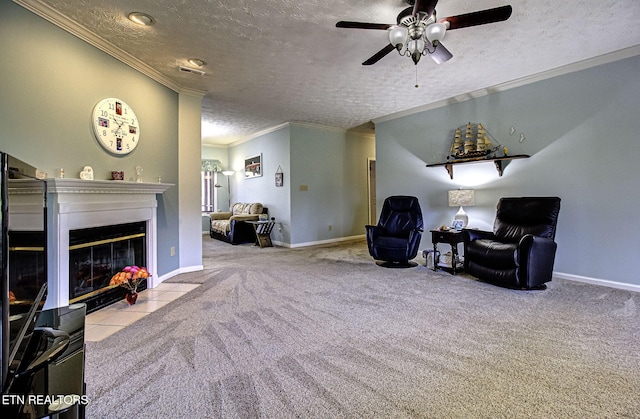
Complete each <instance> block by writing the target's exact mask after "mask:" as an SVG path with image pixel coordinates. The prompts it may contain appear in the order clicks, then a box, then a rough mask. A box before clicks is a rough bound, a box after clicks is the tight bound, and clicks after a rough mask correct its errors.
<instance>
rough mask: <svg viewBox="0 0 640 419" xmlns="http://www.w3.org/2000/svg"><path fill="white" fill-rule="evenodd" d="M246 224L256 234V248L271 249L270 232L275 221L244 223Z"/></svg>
mask: <svg viewBox="0 0 640 419" xmlns="http://www.w3.org/2000/svg"><path fill="white" fill-rule="evenodd" d="M246 222H247V223H249V224H251V225H253V229H254V230H255V232H256V245H257V246H260V248H263V247H273V243H271V230H273V226H274V225H275V221H273V220H267V221H246Z"/></svg>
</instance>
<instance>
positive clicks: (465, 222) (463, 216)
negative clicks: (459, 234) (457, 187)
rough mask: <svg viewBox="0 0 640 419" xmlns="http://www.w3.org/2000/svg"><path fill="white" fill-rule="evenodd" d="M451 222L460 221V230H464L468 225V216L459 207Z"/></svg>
mask: <svg viewBox="0 0 640 419" xmlns="http://www.w3.org/2000/svg"><path fill="white" fill-rule="evenodd" d="M453 220H454V221H456V220H458V221H462V228H465V227H466V226H467V225H468V224H469V216H468V215H467V213H466V212H464V209H462V207H460V209H459V210H458V212H456V215H455V216H454V217H453Z"/></svg>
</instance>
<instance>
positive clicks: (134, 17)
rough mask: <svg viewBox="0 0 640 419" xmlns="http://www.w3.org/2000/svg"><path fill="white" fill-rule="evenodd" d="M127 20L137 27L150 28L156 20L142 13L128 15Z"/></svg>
mask: <svg viewBox="0 0 640 419" xmlns="http://www.w3.org/2000/svg"><path fill="white" fill-rule="evenodd" d="M129 20H130V21H132V22H133V23H137V24H138V25H143V26H151V25H153V24H154V23H156V20H155V19H154V18H153V16H151V15H148V14H146V13H142V12H132V13H129Z"/></svg>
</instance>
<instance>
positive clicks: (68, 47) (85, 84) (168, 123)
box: [0, 1, 179, 275]
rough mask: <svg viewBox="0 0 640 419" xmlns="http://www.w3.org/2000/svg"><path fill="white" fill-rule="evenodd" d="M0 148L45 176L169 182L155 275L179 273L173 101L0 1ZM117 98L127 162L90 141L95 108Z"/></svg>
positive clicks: (160, 220) (108, 60) (175, 109)
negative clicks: (130, 148)
mask: <svg viewBox="0 0 640 419" xmlns="http://www.w3.org/2000/svg"><path fill="white" fill-rule="evenodd" d="M0 57H2V58H1V59H0V74H1V75H2V76H1V77H2V83H0V127H1V129H0V149H2V150H3V151H5V152H7V153H9V154H12V155H14V156H15V157H17V158H19V159H21V160H24V161H25V162H27V163H29V164H31V165H33V166H35V167H38V168H40V169H42V170H45V171H47V172H48V173H49V175H50V176H54V175H56V173H57V171H58V170H59V168H64V170H65V176H66V177H72V178H77V177H78V176H79V172H80V171H81V170H82V168H83V167H84V166H87V165H88V166H92V167H93V169H94V175H95V178H96V179H108V178H109V177H110V173H111V171H112V170H124V172H125V176H126V178H127V179H128V180H132V179H133V177H134V175H135V169H134V167H135V166H136V165H140V166H142V167H143V168H144V172H143V179H144V180H147V181H155V180H157V178H158V177H161V178H162V181H163V182H165V183H173V184H175V185H176V186H173V187H171V188H170V189H169V190H167V191H166V192H165V193H164V194H163V195H162V196H159V207H158V255H159V257H158V272H156V273H154V274H157V275H163V274H166V273H168V272H172V271H174V270H175V269H177V268H178V267H179V260H178V257H173V258H172V257H164V256H165V255H170V247H172V246H176V247H177V246H178V242H179V237H178V207H179V205H178V191H179V188H178V142H177V138H178V94H177V93H175V92H173V91H172V90H170V89H168V88H166V87H164V86H162V85H160V84H158V83H157V82H155V81H153V80H151V79H150V78H148V77H146V76H144V75H142V74H141V73H139V72H138V71H136V70H133V69H132V68H130V67H129V66H127V65H125V64H123V63H121V62H120V61H118V60H116V59H114V58H112V57H110V56H109V55H107V54H105V53H103V52H102V51H100V50H98V49H96V48H94V47H92V46H91V45H89V44H87V43H85V42H84V41H82V40H80V39H78V38H76V37H75V36H73V35H70V34H69V33H67V32H65V31H63V30H61V29H59V28H58V27H56V26H54V25H52V24H50V23H48V22H47V21H45V20H43V19H41V18H40V17H38V16H36V15H35V14H33V13H31V12H29V11H27V10H26V9H24V8H22V7H21V6H18V5H16V4H14V3H12V2H10V1H2V2H0ZM106 97H119V98H121V99H123V100H124V101H125V102H127V103H128V104H129V105H130V106H131V107H132V108H133V109H134V110H135V112H136V114H137V116H138V119H139V120H140V126H141V138H140V145H139V146H138V147H137V148H136V150H135V151H134V152H132V153H131V154H130V155H128V156H123V157H114V156H112V155H110V154H108V153H106V152H105V151H104V150H103V149H102V148H101V147H100V145H99V144H98V142H97V141H96V139H95V138H94V136H93V133H92V129H91V124H90V119H91V111H92V109H93V106H94V105H95V104H96V103H97V102H98V101H99V100H100V99H103V98H106Z"/></svg>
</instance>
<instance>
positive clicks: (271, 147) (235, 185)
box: [229, 126, 291, 243]
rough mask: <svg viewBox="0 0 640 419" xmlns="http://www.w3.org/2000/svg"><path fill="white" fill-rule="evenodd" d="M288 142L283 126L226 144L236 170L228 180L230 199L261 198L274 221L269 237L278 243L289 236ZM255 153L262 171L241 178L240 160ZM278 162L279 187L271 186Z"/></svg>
mask: <svg viewBox="0 0 640 419" xmlns="http://www.w3.org/2000/svg"><path fill="white" fill-rule="evenodd" d="M290 144H291V141H290V130H289V127H288V126H286V127H283V128H280V129H277V130H275V131H273V132H270V133H267V134H264V135H261V136H259V137H257V138H254V139H252V140H250V141H247V142H244V143H241V144H238V145H235V146H233V147H230V148H229V165H230V167H231V168H232V169H233V170H235V171H236V173H235V175H234V176H233V178H232V182H231V203H232V204H233V203H234V202H262V204H263V205H264V206H265V207H267V208H269V216H270V217H275V218H276V222H277V223H278V224H277V228H274V230H273V232H272V234H271V238H272V240H274V241H277V242H281V243H290V237H291V236H290V234H291V199H290V189H291V168H290V160H291V158H290ZM258 154H262V173H263V175H262V176H260V177H255V178H245V176H244V160H245V159H246V158H248V157H253V156H256V155H258ZM278 166H279V167H280V168H281V169H282V172H283V176H284V183H283V186H282V187H276V186H275V174H276V171H277V170H278Z"/></svg>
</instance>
